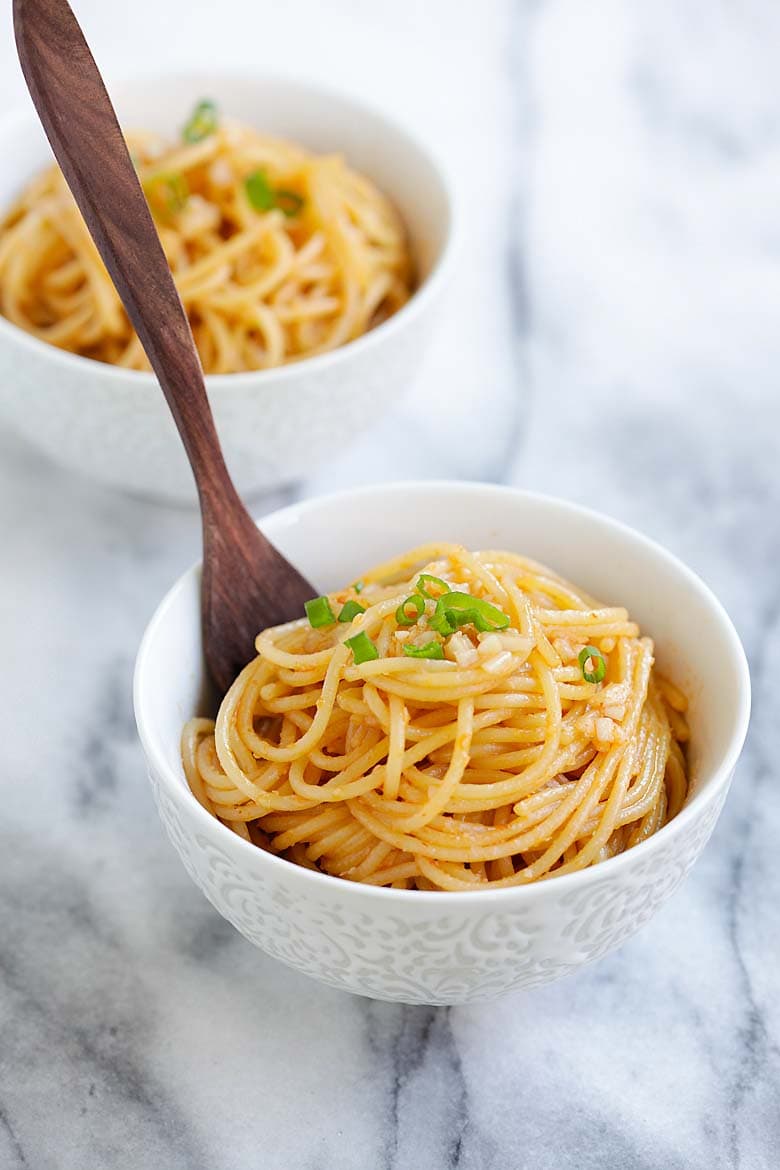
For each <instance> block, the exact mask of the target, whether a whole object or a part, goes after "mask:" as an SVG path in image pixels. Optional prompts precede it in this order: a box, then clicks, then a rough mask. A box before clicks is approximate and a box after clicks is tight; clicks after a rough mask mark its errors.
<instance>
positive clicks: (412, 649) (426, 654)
mask: <svg viewBox="0 0 780 1170" xmlns="http://www.w3.org/2000/svg"><path fill="white" fill-rule="evenodd" d="M403 652H404V654H405V655H406V657H407V658H436V659H438V658H443V657H444V647H443V646H442V644H441V642H436V641H432V642H426V643H425V645H424V646H409V645H405V646H404V648H403Z"/></svg>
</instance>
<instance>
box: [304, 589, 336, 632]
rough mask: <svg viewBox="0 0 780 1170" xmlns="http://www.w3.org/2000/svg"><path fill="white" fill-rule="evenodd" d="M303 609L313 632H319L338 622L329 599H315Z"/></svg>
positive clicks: (308, 602)
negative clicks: (324, 627) (322, 628)
mask: <svg viewBox="0 0 780 1170" xmlns="http://www.w3.org/2000/svg"><path fill="white" fill-rule="evenodd" d="M303 608H304V609H305V610H306V616H307V618H308V619H309V625H310V626H311V628H312V629H313V630H319V629H320V628H321V627H322V626H332V625H333V624H334V622H335V621H336V615H335V614H334V612H333V610H332V608H331V604H330V601H329V600H328V598H327V597H313V598H312V600H311V601H307V602H306V603H305V605H304V607H303Z"/></svg>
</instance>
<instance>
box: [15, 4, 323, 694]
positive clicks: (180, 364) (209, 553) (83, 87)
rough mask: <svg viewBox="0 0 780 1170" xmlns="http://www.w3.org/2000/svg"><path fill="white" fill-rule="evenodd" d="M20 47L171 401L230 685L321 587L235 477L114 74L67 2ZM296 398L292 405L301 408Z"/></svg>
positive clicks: (214, 651)
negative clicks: (263, 634)
mask: <svg viewBox="0 0 780 1170" xmlns="http://www.w3.org/2000/svg"><path fill="white" fill-rule="evenodd" d="M14 29H15V32H16V46H17V50H18V52H19V60H20V62H21V65H22V72H23V73H24V76H25V79H26V81H27V85H28V87H29V90H30V94H31V95H32V99H33V102H34V103H35V108H36V109H37V111H38V115H39V117H40V119H41V122H42V123H43V128H44V130H45V131H46V134H47V136H48V139H49V142H50V143H51V146H52V150H53V151H54V154H55V156H56V158H57V161H58V162H59V164H60V167H61V168H62V172H63V174H64V175H65V178H66V180H67V183H68V186H69V187H70V189H71V191H72V192H73V196H74V198H75V200H76V203H77V204H78V206H79V208H80V210H81V214H82V215H83V216H84V219H85V221H86V224H87V227H88V228H89V231H90V233H91V235H92V238H93V239H94V241H95V243H96V245H97V248H98V251H99V252H100V255H101V256H102V257H103V261H104V263H105V265H106V268H107V269H108V271H109V273H110V275H111V279H112V280H113V282H114V285H115V286H116V289H117V292H118V293H119V296H120V297H121V300H122V304H123V305H124V306H125V309H126V310H127V315H128V316H129V318H130V320H131V321H132V323H133V325H134V326H135V328H136V331H137V333H138V336H139V338H140V340H141V344H142V345H143V347H144V349H145V350H146V353H147V355H148V357H149V361H150V362H151V363H152V367H153V369H154V372H155V373H156V375H157V378H158V380H159V382H160V385H161V386H162V389H163V393H164V394H165V397H166V399H167V400H168V405H169V407H170V408H171V412H172V414H173V417H174V419H175V420H176V425H177V427H178V428H179V434H180V435H181V438H182V442H183V443H184V447H185V450H186V452H187V455H188V457H189V460H190V464H191V466H192V471H193V474H194V476H195V482H196V484H197V487H198V496H199V498H200V510H201V517H202V520H203V582H202V586H201V589H202V592H201V612H202V618H203V641H204V647H205V653H206V661H207V663H208V666H209V670H210V671H211V673H212V675H213V677H214V681H215V682H216V684H217V686H218V687H219V688H220V690H221V692H222V693H224V692H225V691H226V690H227V688H228V687H229V686H230V684H231V683H232V681H233V679H234V678H235V677H236V675H237V674H238V672H239V671H240V670H241V669H242V667H244V666H245V665H246V664H247V662H249V661H250V659H251V658H252V657H253V655H254V639H255V636H256V634H257V633H258V632H259V631H260V630H262V629H265V628H266V627H267V626H273V625H277V624H279V623H280V622H284V621H289V620H291V619H292V618H295V617H300V616H301V615H302V613H303V603H304V602H305V601H308V600H309V598H311V597H313V596H314V595H315V592H316V590H315V589H313V588H312V586H311V585H310V584H309V583H308V581H306V580H305V579H304V578H303V577H302V576H301V574H300V573H299V572H298V571H297V569H295V568H293V566H292V565H291V564H290V563H289V561H287V560H285V558H284V557H283V556H282V555H281V553H279V552H278V551H277V550H276V549H275V548H274V547H273V545H272V544H270V543H269V541H268V540H266V538H265V537H264V536H263V535H262V533H261V532H259V531H258V529H257V528H256V526H255V524H254V523H253V521H252V519H251V517H250V516H249V513H248V512H247V510H246V508H245V507H244V505H243V504H242V503H241V500H240V499H239V497H238V493H237V492H236V489H235V487H234V485H233V482H232V480H231V478H230V475H229V473H228V470H227V468H226V466H225V461H224V458H223V456H222V450H221V448H220V444H219V439H218V438H217V432H216V429H215V427H214V419H213V417H212V414H211V408H210V406H209V402H208V398H207V396H206V387H205V383H204V381H203V370H202V369H201V364H200V359H199V357H198V353H197V350H196V348H195V342H194V341H193V337H192V332H191V330H190V326H189V322H188V320H187V316H186V314H185V312H184V309H183V307H182V303H181V301H180V299H179V294H178V293H177V291H176V287H175V285H174V283H173V277H172V276H171V272H170V269H169V267H168V262H167V261H166V259H165V255H164V253H163V250H162V246H161V244H160V240H159V238H158V236H157V231H156V230H155V227H154V224H153V223H152V217H151V215H150V213H149V208H148V206H147V203H146V199H145V197H144V194H143V192H142V190H141V186H140V184H139V182H138V177H137V175H136V173H135V168H134V167H133V164H132V162H131V160H130V155H129V154H128V151H127V146H126V145H125V140H124V138H123V137H122V132H121V131H120V129H119V123H118V122H117V119H116V114H115V113H114V108H113V106H112V105H111V101H110V99H109V96H108V94H107V93H106V89H105V86H104V85H103V79H102V78H101V76H100V73H99V71H98V68H97V65H96V64H95V62H94V60H93V58H92V54H91V53H90V51H89V47H88V45H87V42H86V41H85V40H84V35H83V33H82V31H81V29H80V28H79V25H78V22H77V21H76V18H75V16H74V15H73V12H72V11H71V9H70V6H69V5H68V4H67V3H66V0H14ZM294 408H295V407H294V404H293V403H291V404H290V409H294Z"/></svg>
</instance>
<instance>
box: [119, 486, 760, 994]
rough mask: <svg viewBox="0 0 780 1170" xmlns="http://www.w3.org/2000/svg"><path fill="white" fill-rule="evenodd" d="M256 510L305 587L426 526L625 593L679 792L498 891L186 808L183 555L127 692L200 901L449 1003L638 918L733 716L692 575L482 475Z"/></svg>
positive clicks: (736, 743) (192, 584)
mask: <svg viewBox="0 0 780 1170" xmlns="http://www.w3.org/2000/svg"><path fill="white" fill-rule="evenodd" d="M261 527H262V528H263V530H264V531H265V532H266V533H267V534H268V536H269V537H270V538H271V539H272V540H273V541H274V542H275V543H276V544H277V545H278V546H279V548H280V549H281V550H282V551H283V552H284V553H285V554H286V556H288V557H289V558H290V559H291V560H292V561H293V562H294V563H295V564H296V565H297V566H298V567H299V568H300V569H302V570H303V572H304V573H305V574H306V576H307V577H308V578H309V579H310V580H312V581H314V582H315V583H316V584H317V585H318V586H319V587H320V588H322V589H323V590H329V589H332V588H335V587H337V586H341V585H343V583H344V582H345V581H350V580H354V579H356V578H357V577H358V576H359V575H360V573H361V571H363V570H364V569H365V568H366V567H367V566H369V565H371V564H372V563H375V562H378V561H381V560H383V559H385V558H386V557H389V556H391V555H392V554H394V553H398V552H401V551H403V550H405V549H408V548H410V547H412V546H414V545H416V544H420V543H423V542H427V541H430V540H434V539H442V540H453V541H460V542H462V543H464V544H465V545H467V546H469V547H471V548H480V547H481V548H507V549H512V550H516V551H521V552H523V553H525V554H527V555H529V556H531V557H533V558H535V559H538V560H540V561H542V562H545V563H547V564H549V565H550V566H551V567H553V568H555V569H557V570H559V571H560V572H561V573H562V574H563V575H564V576H566V577H568V578H570V579H572V580H574V581H576V582H578V583H579V584H581V585H582V586H583V588H585V589H586V590H587V591H588V592H591V593H593V594H594V595H595V596H597V597H598V598H600V599H603V600H604V601H605V602H606V603H608V604H609V603H619V604H621V605H626V606H627V607H628V609H629V611H630V612H631V614H632V615H633V617H634V618H635V619H637V620H638V621H639V623H640V624H641V626H642V628H643V630H645V631H647V632H649V633H650V634H651V635H652V636H653V637H654V638H655V639H656V656H657V660H658V662H659V664H660V666H661V667H662V669H663V670H664V672H665V673H666V674H667V675H668V676H669V677H671V678H672V679H673V680H674V681H675V682H677V683H678V684H679V685H680V686H681V687H683V689H684V690H685V692H686V693H687V695H688V696H689V698H690V704H691V705H690V728H691V745H690V747H691V752H690V763H691V773H692V792H691V795H690V797H689V799H688V802H687V804H686V806H685V808H684V809H683V810H682V811H681V812H680V814H679V815H678V816H677V817H676V818H675V820H674V821H672V822H671V823H670V824H669V825H667V826H665V827H664V828H663V829H662V830H661V831H660V832H659V833H657V834H656V835H655V836H654V837H651V838H650V839H649V840H647V841H645V842H643V843H642V844H640V845H638V846H636V847H635V848H634V849H631V850H629V851H628V852H626V853H623V854H621V855H619V856H618V857H615V858H613V859H611V860H609V861H605V862H602V863H601V864H600V865H597V866H595V867H593V868H592V869H588V870H585V871H583V872H581V873H575V874H571V875H566V876H563V877H560V878H552V879H550V880H548V881H545V882H541V883H539V884H536V885H530V886H521V887H517V888H513V889H501V890H495V891H490V890H487V891H483V892H479V891H475V892H473V893H472V892H467V893H439V892H430V893H428V892H419V891H413V890H389V889H376V888H374V887H370V886H362V885H359V884H356V883H355V884H353V883H351V882H347V881H344V880H342V879H339V878H334V877H328V876H325V875H323V874H318V873H314V872H312V871H310V870H307V869H303V868H300V867H298V866H296V865H294V864H292V863H291V862H288V861H285V860H283V859H281V858H278V857H274V856H273V855H271V854H268V853H265V852H263V851H262V850H261V849H258V848H256V847H255V846H254V845H250V844H249V843H247V842H245V841H243V840H242V839H240V838H239V837H237V836H236V835H235V834H234V833H232V832H231V831H230V830H229V829H227V828H225V827H224V826H223V825H221V824H220V823H219V822H218V821H216V820H215V819H214V818H212V817H211V816H210V815H209V814H208V813H207V812H205V810H204V809H203V808H202V807H201V806H200V805H199V804H198V802H197V801H196V800H195V798H194V797H193V796H192V794H191V793H190V791H189V789H188V787H187V784H186V782H185V779H184V775H183V772H182V767H181V762H180V758H179V738H180V734H181V729H182V725H183V724H184V722H185V720H187V719H188V718H189V717H190V716H191V715H193V714H195V713H197V712H198V710H199V703H200V702H201V696H202V694H203V692H204V667H203V661H202V657H201V644H200V634H199V612H198V591H199V570H198V568H197V567H195V568H193V569H190V571H189V572H187V573H185V575H184V576H183V577H182V578H181V580H180V581H179V582H178V583H177V584H176V585H175V586H174V587H173V589H172V590H171V591H170V593H169V594H168V595H167V597H166V598H165V600H164V601H163V602H162V604H161V605H160V607H159V609H158V610H157V613H156V614H155V616H154V617H153V618H152V621H151V623H150V625H149V628H148V630H147V632H146V635H145V637H144V639H143V643H142V645H141V649H140V651H139V655H138V662H137V665H136V674H135V709H136V719H137V722H138V728H139V732H140V735H141V740H142V742H143V746H144V750H145V753H146V757H147V761H148V765H149V773H150V776H151V781H152V788H153V791H154V796H155V800H156V802H157V807H158V809H159V812H160V816H161V818H162V821H163V824H164V825H165V828H166V830H167V832H168V835H169V837H170V839H171V841H172V842H173V844H174V846H175V848H176V850H177V851H178V853H179V855H180V857H181V859H182V861H183V862H184V865H185V866H186V868H187V870H188V872H189V873H190V875H191V877H192V878H193V880H194V881H195V882H196V883H197V884H198V885H199V886H200V887H201V889H202V890H203V891H204V893H205V894H206V897H207V898H209V900H210V901H211V902H212V903H213V905H214V906H215V907H216V908H217V910H219V912H220V913H221V914H223V915H224V916H225V917H226V918H227V919H228V920H229V921H230V922H232V923H233V925H234V926H235V927H237V929H238V930H240V931H241V933H242V934H243V935H244V936H245V937H246V938H248V939H249V940H250V941H251V942H253V943H256V944H257V946H259V947H261V948H262V949H263V950H264V951H266V952H267V953H268V954H269V955H273V956H274V957H275V958H278V959H281V960H282V961H283V962H285V963H289V964H290V965H291V966H293V967H297V968H298V969H299V970H300V971H304V972H305V973H306V974H308V975H312V976H314V977H315V978H317V979H320V980H322V981H323V982H325V983H329V984H331V985H332V986H334V987H340V988H344V989H345V990H347V991H353V992H358V993H360V994H362V995H368V996H372V997H375V998H378V999H388V1000H400V1001H402V1002H408V1003H462V1002H465V1001H467V1000H474V999H482V998H488V997H491V996H495V995H498V994H501V993H503V992H506V991H510V990H512V989H515V988H522V987H533V986H535V985H536V984H539V983H545V982H547V981H548V980H551V979H557V978H558V977H559V976H561V975H565V974H567V973H568V972H569V971H573V970H574V969H575V968H576V967H578V966H580V965H581V964H583V963H586V962H590V961H591V960H593V959H597V958H599V957H600V956H601V955H604V954H606V953H607V952H608V951H610V950H612V948H613V947H616V946H618V944H620V943H621V942H623V941H624V940H625V939H626V938H628V937H629V935H631V934H633V933H634V931H635V930H637V929H638V928H639V927H640V926H641V925H642V924H643V923H645V922H647V921H648V919H649V918H651V917H652V915H653V914H654V913H655V911H656V910H657V909H658V907H659V906H660V905H661V904H662V903H663V902H665V901H666V899H667V898H668V897H669V896H670V894H671V893H672V892H673V891H674V890H675V889H676V888H677V886H678V885H679V884H680V882H681V881H682V879H683V877H684V876H685V875H686V873H687V872H688V870H689V869H690V867H691V866H692V865H693V863H694V861H695V860H696V858H697V857H698V856H699V854H700V852H701V850H702V849H703V848H704V845H705V843H706V841H707V839H708V837H709V836H710V833H711V832H712V829H713V827H714V825H715V821H716V820H717V818H718V814H719V813H720V811H721V808H722V806H723V802H724V800H725V798H726V793H727V791H728V787H729V782H730V780H731V775H732V772H733V769H734V765H735V764H736V761H737V757H738V756H739V753H740V751H741V749H742V744H743V741H744V737H745V733H746V730H747V724H748V717H749V709H750V679H749V675H748V668H747V663H746V661H745V655H744V652H743V650H742V646H741V645H740V642H739V638H738V637H737V634H736V632H735V630H734V627H733V626H732V624H731V622H730V620H729V618H728V616H727V615H726V613H725V611H724V610H723V608H722V607H721V605H720V604H719V602H718V601H717V600H716V599H715V597H714V596H713V595H712V593H711V592H710V591H709V589H708V588H707V587H706V586H705V585H704V584H703V583H702V582H701V581H700V580H699V579H698V577H696V576H694V574H693V573H692V572H691V571H690V570H689V569H687V568H686V567H685V566H684V565H683V564H681V563H680V562H679V561H678V560H676V559H675V558H674V557H672V556H671V555H670V554H669V553H667V552H665V551H664V550H663V549H662V548H660V547H659V546H658V545H656V544H653V543H652V542H651V541H649V540H647V539H646V538H645V537H643V536H640V535H639V534H638V533H636V532H633V531H632V530H631V529H629V528H626V527H624V526H623V525H621V524H618V523H616V522H615V521H612V520H609V519H607V518H606V517H604V516H600V515H598V514H596V513H594V512H588V511H585V510H584V509H582V508H578V507H575V506H574V505H572V504H568V503H564V502H562V501H559V500H553V499H548V498H545V497H543V496H536V495H531V494H528V493H525V492H520V491H512V490H510V489H506V488H499V487H492V486H487V485H477V484H446V483H445V484H437V483H425V484H398V485H393V486H389V487H379V488H372V489H368V490H364V491H360V492H355V493H350V494H349V495H347V494H341V495H337V496H330V497H327V498H324V499H316V500H312V501H310V502H308V503H305V504H301V505H296V506H295V507H291V508H285V509H284V510H283V511H280V512H276V513H274V514H273V515H272V516H269V517H267V518H266V519H265V520H263V522H262V525H261ZM669 961H670V962H672V961H673V956H669Z"/></svg>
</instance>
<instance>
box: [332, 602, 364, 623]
mask: <svg viewBox="0 0 780 1170" xmlns="http://www.w3.org/2000/svg"><path fill="white" fill-rule="evenodd" d="M365 612H366V607H365V606H364V605H361V604H360V602H359V601H345V602H344V604H343V605H342V607H341V613H340V614H339V621H340V622H351V621H352V619H353V618H355V617H357V615H358V614H359V613H365Z"/></svg>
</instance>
